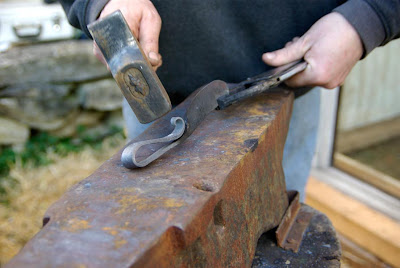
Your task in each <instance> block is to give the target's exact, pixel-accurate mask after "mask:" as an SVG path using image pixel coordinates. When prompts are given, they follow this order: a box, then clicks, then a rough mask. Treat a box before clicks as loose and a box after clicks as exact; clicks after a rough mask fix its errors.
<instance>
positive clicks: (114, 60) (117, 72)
mask: <svg viewBox="0 0 400 268" xmlns="http://www.w3.org/2000/svg"><path fill="white" fill-rule="evenodd" d="M88 29H89V31H90V33H91V34H92V37H93V39H94V40H95V41H96V44H97V46H98V47H99V49H100V50H101V52H102V54H103V56H104V58H105V60H106V61H107V64H108V67H109V68H110V71H111V73H112V75H113V77H114V79H115V81H116V82H117V84H118V86H119V87H120V89H121V91H122V93H123V95H124V97H125V98H126V100H127V101H128V103H129V105H130V106H131V108H132V110H133V112H134V113H135V115H136V117H137V118H138V120H139V122H141V123H149V122H152V121H154V120H155V119H157V118H159V117H161V116H163V115H164V114H166V113H168V112H169V111H170V110H171V107H172V106H171V102H170V100H169V97H168V94H167V92H166V91H165V89H164V86H163V85H162V83H161V81H160V79H159V78H158V76H157V74H156V73H155V72H154V70H153V68H152V67H151V64H150V63H149V62H148V60H147V57H146V55H145V54H144V52H143V50H142V49H141V47H140V44H139V42H138V41H137V40H136V38H135V37H134V36H133V34H132V32H131V31H130V29H129V26H128V24H127V23H126V21H125V19H124V17H123V15H122V13H121V12H120V11H119V10H118V11H115V12H114V13H112V14H110V15H108V16H107V17H105V18H103V19H100V20H97V21H95V22H93V23H91V24H90V25H88Z"/></svg>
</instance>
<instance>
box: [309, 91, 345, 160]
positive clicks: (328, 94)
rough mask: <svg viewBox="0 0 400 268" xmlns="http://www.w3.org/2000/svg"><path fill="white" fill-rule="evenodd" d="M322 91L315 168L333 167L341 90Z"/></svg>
mask: <svg viewBox="0 0 400 268" xmlns="http://www.w3.org/2000/svg"><path fill="white" fill-rule="evenodd" d="M320 90H321V104H320V112H319V114H320V118H319V126H318V136H317V148H316V152H315V155H314V159H313V167H319V168H324V167H329V166H331V165H332V155H333V143H334V139H335V129H336V115H337V106H338V99H339V88H335V89H332V90H328V89H324V88H320Z"/></svg>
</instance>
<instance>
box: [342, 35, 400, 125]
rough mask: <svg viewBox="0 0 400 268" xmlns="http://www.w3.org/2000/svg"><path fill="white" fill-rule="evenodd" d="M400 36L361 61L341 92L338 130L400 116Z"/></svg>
mask: <svg viewBox="0 0 400 268" xmlns="http://www.w3.org/2000/svg"><path fill="white" fill-rule="evenodd" d="M399 101H400V40H396V41H392V42H391V43H389V44H388V45H386V46H385V47H382V48H377V49H375V50H374V51H372V53H371V54H370V55H368V56H367V58H366V59H364V60H362V61H360V62H359V63H357V65H356V66H355V67H354V69H353V70H352V72H351V73H350V75H349V76H348V78H347V79H346V81H345V83H344V85H343V87H342V91H341V96H340V105H339V107H340V108H339V118H338V130H339V131H347V130H351V129H355V128H358V127H362V126H366V125H369V124H373V123H376V122H380V121H383V120H388V119H391V118H394V117H396V116H400V105H399Z"/></svg>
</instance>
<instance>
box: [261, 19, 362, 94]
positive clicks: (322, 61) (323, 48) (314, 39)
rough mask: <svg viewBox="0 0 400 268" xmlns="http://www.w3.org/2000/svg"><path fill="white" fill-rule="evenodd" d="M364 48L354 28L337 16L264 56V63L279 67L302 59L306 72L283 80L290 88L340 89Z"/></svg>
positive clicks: (318, 24) (321, 20) (321, 21)
mask: <svg viewBox="0 0 400 268" xmlns="http://www.w3.org/2000/svg"><path fill="white" fill-rule="evenodd" d="M362 54H363V45H362V42H361V39H360V37H359V35H358V33H357V32H356V30H355V29H354V28H353V26H352V25H351V24H350V23H349V22H348V21H347V20H346V19H345V18H344V17H343V16H342V15H341V14H339V13H330V14H328V15H326V16H324V17H322V18H321V19H320V20H318V21H317V22H316V23H315V24H314V25H313V26H312V27H311V28H310V29H309V30H308V31H307V32H306V33H305V34H304V35H303V36H302V37H300V38H299V37H295V38H294V39H293V40H292V41H290V42H288V43H287V44H286V45H285V47H284V48H282V49H279V50H276V51H273V52H269V53H265V54H263V55H262V59H263V61H264V62H265V63H266V64H268V65H271V66H281V65H284V64H287V63H290V62H293V61H296V60H299V59H301V58H304V60H305V61H306V62H308V66H307V68H306V69H305V70H304V71H303V72H301V73H299V74H297V75H295V76H293V77H292V78H290V79H288V80H286V84H287V85H288V86H290V87H301V86H322V87H325V88H335V87H337V86H339V85H341V84H342V83H343V82H344V80H345V78H346V77H347V75H348V74H349V72H350V71H351V69H352V68H353V67H354V65H355V64H356V63H357V61H358V60H359V59H360V58H361V56H362Z"/></svg>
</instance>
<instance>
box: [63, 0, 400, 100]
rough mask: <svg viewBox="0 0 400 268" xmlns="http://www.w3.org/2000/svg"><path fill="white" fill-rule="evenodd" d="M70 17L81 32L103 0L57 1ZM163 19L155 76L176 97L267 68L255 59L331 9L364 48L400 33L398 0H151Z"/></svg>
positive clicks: (93, 16) (306, 27) (299, 32)
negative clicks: (206, 85)
mask: <svg viewBox="0 0 400 268" xmlns="http://www.w3.org/2000/svg"><path fill="white" fill-rule="evenodd" d="M60 2H61V4H62V5H63V7H64V9H65V11H66V13H67V16H68V19H69V21H70V23H71V24H72V25H73V26H75V27H78V28H80V29H82V30H83V31H84V32H85V33H86V34H88V35H89V33H88V31H87V27H86V26H87V24H89V23H90V22H92V21H94V20H95V19H96V18H97V17H98V15H99V14H100V12H101V10H102V9H103V7H104V6H105V4H106V3H107V2H108V0H62V1H60ZM152 2H153V4H154V5H155V7H156V9H157V10H158V12H159V14H160V16H161V19H162V22H163V26H162V29H161V34H160V53H161V55H162V56H163V66H162V67H161V68H159V70H158V75H159V77H160V79H161V81H162V82H163V84H164V86H165V88H166V89H167V91H168V92H169V94H170V96H171V97H172V99H173V100H175V102H176V101H180V100H181V99H182V98H183V97H185V96H186V95H187V94H188V93H190V92H192V91H193V90H195V89H196V88H197V87H199V86H201V85H203V84H205V83H207V82H210V81H212V80H214V79H222V80H224V81H227V82H239V81H241V80H244V79H245V78H247V77H249V76H253V75H256V74H258V73H261V72H263V71H266V70H267V69H268V68H269V67H268V66H266V65H265V64H264V63H263V62H262V61H261V55H262V53H264V52H267V51H273V50H276V49H279V48H281V47H283V46H284V45H285V43H286V42H288V41H289V40H291V39H292V38H293V37H295V36H301V35H303V34H304V33H305V32H306V31H307V30H308V29H309V28H310V27H311V26H312V24H313V23H314V22H316V21H317V20H318V19H319V18H321V17H322V16H324V15H326V14H327V13H330V12H332V11H334V12H339V13H340V14H342V15H343V16H344V17H345V18H346V19H347V20H348V21H349V22H350V23H351V24H352V25H353V26H354V28H355V29H356V31H357V32H358V34H359V35H360V37H361V40H362V42H363V45H364V51H365V53H364V54H365V55H366V54H368V53H369V52H370V51H371V50H373V49H374V48H375V47H377V46H380V45H384V44H386V43H387V42H389V41H390V40H392V39H394V38H398V37H399V36H400V0H349V1H342V0H252V1H245V0H214V1H205V0H173V1H167V0H153V1H152Z"/></svg>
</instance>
